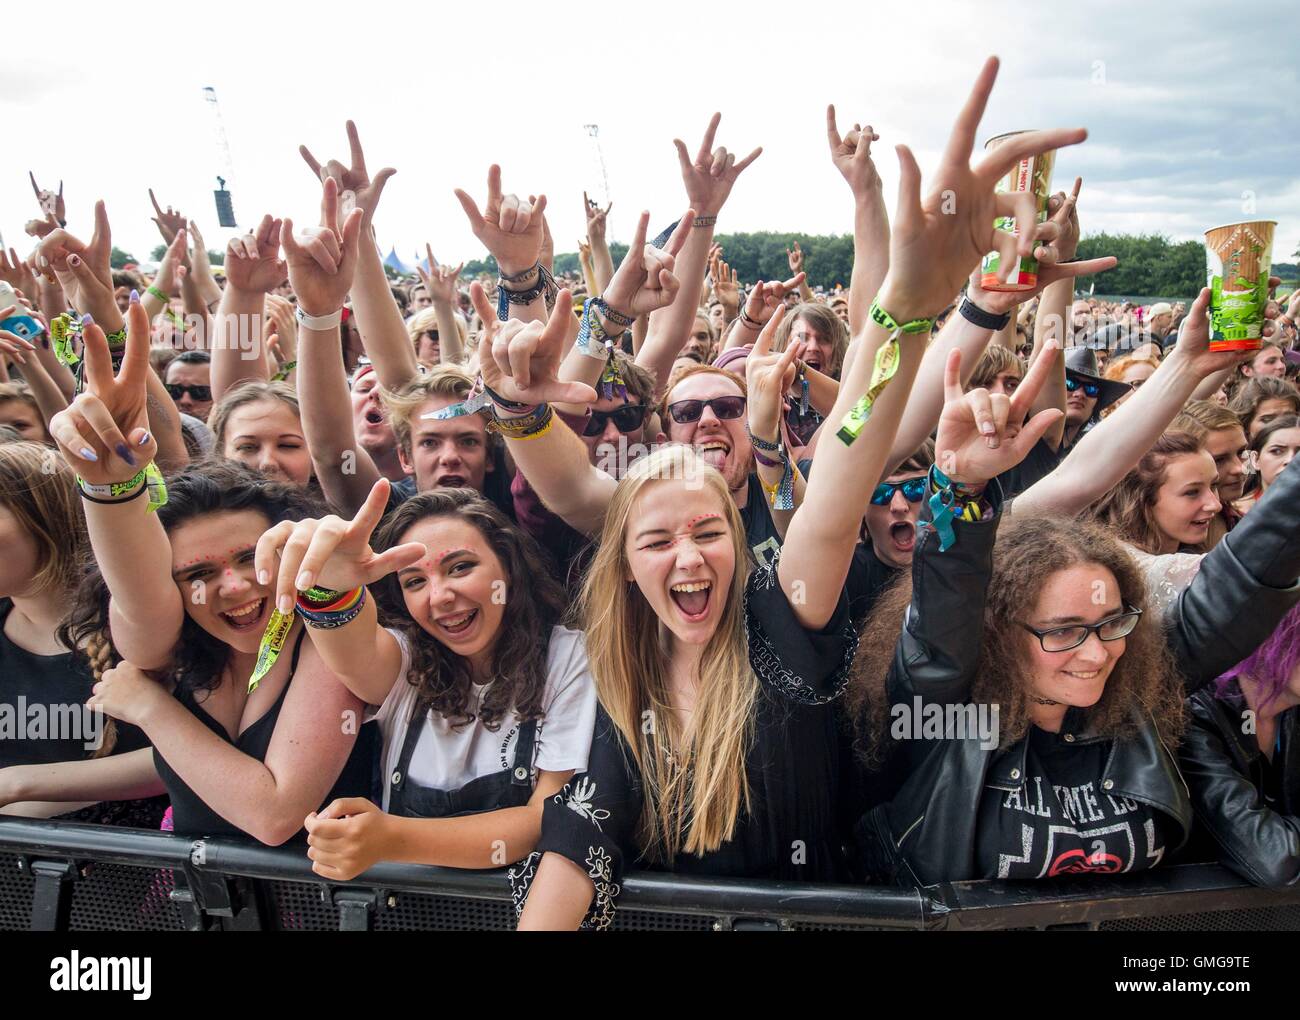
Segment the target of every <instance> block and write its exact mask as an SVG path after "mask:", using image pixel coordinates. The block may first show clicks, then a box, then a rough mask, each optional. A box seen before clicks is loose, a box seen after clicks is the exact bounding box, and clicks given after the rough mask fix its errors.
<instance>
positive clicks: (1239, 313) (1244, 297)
mask: <svg viewBox="0 0 1300 1020" xmlns="http://www.w3.org/2000/svg"><path fill="white" fill-rule="evenodd" d="M1276 226H1277V221H1276V220H1247V221H1245V222H1244V223H1228V224H1226V225H1224V226H1222V227H1211V228H1210V229H1209V230H1207V231H1206V232H1205V285H1206V286H1207V287H1209V288H1210V350H1212V351H1256V350H1259V348H1260V346H1261V344H1262V342H1263V327H1264V306H1265V305H1267V304H1268V274H1269V271H1270V270H1271V269H1272V268H1273V228H1274V227H1276Z"/></svg>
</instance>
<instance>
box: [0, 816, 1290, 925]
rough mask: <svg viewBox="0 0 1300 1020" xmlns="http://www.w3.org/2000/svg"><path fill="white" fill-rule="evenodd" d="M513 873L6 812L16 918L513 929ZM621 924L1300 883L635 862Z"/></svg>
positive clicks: (1208, 902)
mask: <svg viewBox="0 0 1300 1020" xmlns="http://www.w3.org/2000/svg"><path fill="white" fill-rule="evenodd" d="M513 926H514V910H513V907H512V906H511V901H510V888H509V884H508V882H507V880H506V877H505V873H504V871H460V870H456V869H451V868H433V867H424V866H420V865H407V864H381V865H377V866H376V867H374V868H372V869H371V870H370V871H368V872H366V875H365V881H354V882H346V883H337V882H326V881H325V880H323V879H321V878H320V877H319V876H318V875H316V874H315V873H314V872H312V870H311V862H310V861H309V860H307V857H306V855H305V854H304V853H303V852H302V851H301V850H297V849H285V848H272V847H265V846H261V845H259V844H252V843H244V842H241V841H237V840H232V839H207V840H189V839H184V838H180V837H176V836H173V835H171V834H168V833H163V832H147V831H144V830H140V829H124V828H113V827H107V826H95V825H78V824H73V823H68V822H49V821H38V820H29V819H18V818H3V819H0V930H23V929H31V930H38V931H185V930H188V931H203V930H211V929H225V930H273V931H320V930H331V929H337V930H344V931H347V930H377V931H431V930H432V931H448V930H465V929H484V930H502V929H509V928H512V927H513ZM614 927H615V929H621V930H656V931H709V930H713V931H745V930H768V931H800V930H802V931H828V930H840V931H870V930H881V929H915V930H945V929H946V930H975V929H983V930H992V929H1068V928H1088V929H1098V928H1100V929H1103V930H1126V931H1225V930H1228V931H1296V930H1300V888H1293V889H1284V890H1271V889H1257V888H1255V887H1253V886H1250V885H1249V884H1247V883H1246V882H1244V881H1243V880H1242V879H1240V878H1237V877H1236V876H1235V875H1233V874H1231V873H1230V872H1228V871H1226V870H1224V869H1222V868H1219V867H1217V866H1214V865H1182V866H1178V867H1171V868H1163V869H1159V870H1156V871H1150V872H1143V873H1140V874H1137V875H1132V876H1122V877H1111V878H1105V879H1098V878H1096V877H1073V878H1061V879H1053V880H1051V881H1045V882H1032V883H1031V882H962V883H954V884H951V885H945V886H941V887H938V888H935V889H930V890H925V891H911V890H902V889H893V888H885V887H879V886H842V885H813V884H792V883H778V882H757V881H743V880H729V879H717V880H712V879H703V878H684V877H678V876H674V875H662V874H654V873H649V872H639V873H633V874H630V875H628V876H627V878H626V880H625V881H624V883H623V891H622V895H621V897H620V900H619V910H618V914H617V920H616V922H615V926H614Z"/></svg>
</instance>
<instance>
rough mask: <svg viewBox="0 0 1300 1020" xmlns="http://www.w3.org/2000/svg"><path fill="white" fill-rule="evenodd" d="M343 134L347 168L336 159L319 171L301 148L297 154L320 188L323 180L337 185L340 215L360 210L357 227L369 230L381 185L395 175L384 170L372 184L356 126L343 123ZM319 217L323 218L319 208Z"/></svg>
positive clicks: (385, 168)
mask: <svg viewBox="0 0 1300 1020" xmlns="http://www.w3.org/2000/svg"><path fill="white" fill-rule="evenodd" d="M347 132H348V147H349V149H351V159H352V165H351V166H344V165H343V164H342V163H340V162H339V161H338V160H337V159H331V160H328V161H327V162H326V163H325V165H324V166H323V167H322V166H321V164H320V162H319V161H318V160H317V159H316V157H315V156H313V155H312V154H311V150H310V149H308V148H307V146H305V145H300V146H298V152H299V153H300V154H301V155H302V158H303V159H304V160H306V162H307V165H308V166H309V167H311V171H312V173H314V174H315V175H316V179H317V180H319V181H320V182H321V183H322V184H323V183H324V182H325V178H326V177H332V178H334V181H335V183H336V184H337V185H338V193H339V210H340V215H342V216H343V218H344V219H346V218H347V217H348V216H349V214H351V212H352V210H353V209H360V210H361V213H362V217H363V218H362V221H361V225H362V226H363V227H369V226H370V222H371V220H373V219H374V217H375V210H376V209H377V208H378V207H379V199H380V197H381V196H382V195H383V193H384V185H386V184H387V183H388V178H390V177H392V176H393V174H395V173H397V171H396V170H394V169H393V168H392V167H390V166H386V167H384V168H383V169H382V170H380V171H379V172H378V173H377V174H375V179H374V180H373V181H372V180H371V179H370V173H369V171H368V170H366V154H365V152H364V151H363V150H362V148H361V136H360V135H358V134H357V126H356V125H355V124H354V123H352V121H348V122H347ZM321 213H322V215H324V209H323V208H322V210H321Z"/></svg>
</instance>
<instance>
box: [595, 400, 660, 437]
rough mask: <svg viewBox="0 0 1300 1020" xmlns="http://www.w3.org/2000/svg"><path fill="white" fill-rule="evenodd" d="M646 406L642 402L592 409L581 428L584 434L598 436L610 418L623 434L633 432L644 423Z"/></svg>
mask: <svg viewBox="0 0 1300 1020" xmlns="http://www.w3.org/2000/svg"><path fill="white" fill-rule="evenodd" d="M646 410H647V408H646V406H645V405H644V404H624V405H623V406H622V407H616V408H615V409H614V410H612V411H592V412H591V417H590V418H588V419H587V426H586V428H584V429H583V430H582V434H583V435H584V436H599V435H601V434H602V433H603V432H604V431H605V424H606V423H607V422H608V421H609V420H610V419H611V418H612V419H613V420H614V428H616V429H618V430H619V431H620V432H622V433H623V434H624V435H626V434H627V433H629V432H635V431H636V430H637V429H639V428H640V427H641V426H642V425H644V424H645V414H646Z"/></svg>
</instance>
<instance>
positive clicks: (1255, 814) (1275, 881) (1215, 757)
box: [1179, 511, 1300, 887]
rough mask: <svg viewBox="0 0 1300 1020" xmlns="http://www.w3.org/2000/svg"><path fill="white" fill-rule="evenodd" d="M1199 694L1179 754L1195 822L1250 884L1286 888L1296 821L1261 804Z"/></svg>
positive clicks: (1298, 838) (1291, 875)
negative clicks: (1195, 818) (1196, 820)
mask: <svg viewBox="0 0 1300 1020" xmlns="http://www.w3.org/2000/svg"><path fill="white" fill-rule="evenodd" d="M1252 512H1253V511H1252ZM1205 693H1206V692H1201V695H1199V696H1197V697H1195V698H1193V699H1191V701H1190V703H1189V708H1190V709H1191V713H1192V723H1191V725H1190V726H1189V727H1188V729H1187V732H1186V734H1185V735H1184V737H1183V744H1182V747H1181V748H1180V750H1179V759H1180V761H1179V764H1180V765H1181V766H1182V770H1183V775H1184V776H1185V777H1186V779H1187V785H1188V787H1189V789H1190V792H1191V795H1192V807H1193V808H1194V810H1195V811H1196V817H1197V819H1198V820H1199V821H1200V822H1201V823H1202V824H1203V825H1204V826H1205V828H1206V830H1207V831H1209V833H1210V834H1211V835H1212V836H1213V837H1214V840H1215V842H1216V843H1217V844H1218V846H1219V856H1220V860H1221V861H1222V862H1223V864H1224V865H1225V866H1226V867H1229V868H1231V869H1232V870H1233V871H1235V872H1237V873H1238V874H1239V875H1241V876H1243V877H1244V878H1246V879H1249V880H1250V881H1251V882H1253V883H1254V884H1255V885H1261V886H1270V887H1276V886H1285V885H1291V884H1293V883H1294V882H1295V881H1296V880H1297V879H1300V819H1297V818H1293V817H1291V816H1289V815H1284V814H1281V813H1280V812H1277V811H1274V810H1272V809H1271V808H1269V807H1268V806H1267V805H1266V804H1265V803H1264V800H1263V798H1262V797H1261V796H1260V793H1259V791H1258V790H1257V789H1256V788H1255V784H1254V783H1253V782H1252V781H1251V779H1250V778H1249V776H1247V775H1245V774H1243V773H1242V771H1241V770H1240V769H1239V767H1238V763H1237V762H1236V761H1234V758H1233V755H1232V753H1231V750H1230V748H1229V746H1228V744H1227V742H1226V741H1225V739H1224V737H1223V734H1222V732H1221V731H1220V728H1219V725H1218V723H1217V722H1216V720H1215V718H1214V716H1215V713H1217V712H1222V711H1223V710H1224V708H1223V706H1220V705H1217V704H1216V703H1215V702H1214V700H1213V699H1210V698H1205V697H1204V695H1205ZM1202 699H1204V700H1202Z"/></svg>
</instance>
